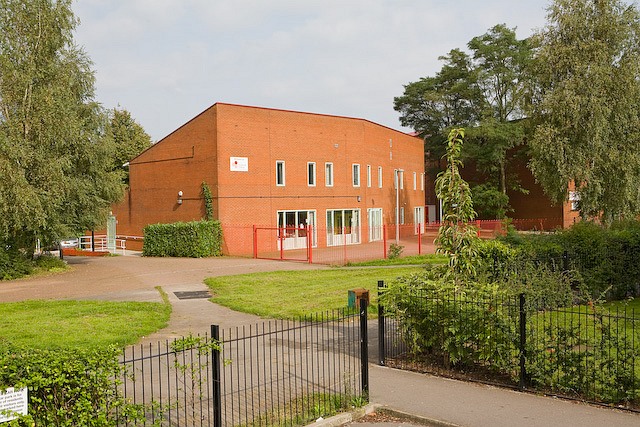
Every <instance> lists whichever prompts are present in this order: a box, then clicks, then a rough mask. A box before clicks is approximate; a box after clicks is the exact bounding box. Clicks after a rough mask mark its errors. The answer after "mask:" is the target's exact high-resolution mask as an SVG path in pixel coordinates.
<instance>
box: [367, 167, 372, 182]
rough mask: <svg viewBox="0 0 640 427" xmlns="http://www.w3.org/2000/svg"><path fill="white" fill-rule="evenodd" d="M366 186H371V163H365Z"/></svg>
mask: <svg viewBox="0 0 640 427" xmlns="http://www.w3.org/2000/svg"><path fill="white" fill-rule="evenodd" d="M367 187H369V188H371V165H367Z"/></svg>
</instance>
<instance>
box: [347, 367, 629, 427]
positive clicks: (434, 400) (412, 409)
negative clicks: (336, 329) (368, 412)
mask: <svg viewBox="0 0 640 427" xmlns="http://www.w3.org/2000/svg"><path fill="white" fill-rule="evenodd" d="M369 374H370V382H371V384H370V386H371V401H372V402H375V403H380V404H383V405H386V406H388V407H390V408H393V409H396V410H399V411H402V412H406V413H409V414H413V415H416V416H420V417H424V419H427V420H432V421H441V422H442V423H440V424H438V423H437V422H434V423H433V424H432V425H447V424H449V425H457V426H473V427H475V426H478V427H481V426H492V427H513V426H518V427H537V426H540V427H549V426H563V427H573V426H576V427H590V426H593V427H601V426H602V427H604V426H616V427H627V426H628V427H632V426H633V427H638V426H640V414H635V413H629V412H624V411H620V410H615V409H609V408H603V407H597V406H593V405H587V404H584V403H578V402H571V401H567V400H562V399H556V398H551V397H544V396H538V395H534V394H529V393H521V392H518V391H513V390H509V389H503V388H498V387H492V386H487V385H481V384H474V383H468V382H464V381H457V380H450V379H446V378H440V377H435V376H431V375H425V374H418V373H414V372H408V371H400V370H396V369H391V368H385V367H380V366H375V365H370V367H369ZM354 426H355V427H359V426H360V427H361V426H362V424H354Z"/></svg>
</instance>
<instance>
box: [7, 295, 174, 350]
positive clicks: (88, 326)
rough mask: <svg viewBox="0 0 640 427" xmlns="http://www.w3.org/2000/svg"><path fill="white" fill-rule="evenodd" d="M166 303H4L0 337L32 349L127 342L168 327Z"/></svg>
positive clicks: (129, 342)
mask: <svg viewBox="0 0 640 427" xmlns="http://www.w3.org/2000/svg"><path fill="white" fill-rule="evenodd" d="M170 313H171V306H170V305H169V304H167V303H145V302H106V301H40V300H36V301H25V302H17V303H4V304H0V340H8V341H10V342H12V343H14V344H17V345H20V346H25V347H29V348H42V349H65V348H99V347H104V346H107V345H117V346H125V345H128V344H133V343H135V342H137V341H138V340H139V339H140V337H142V336H144V335H147V334H149V333H151V332H154V331H156V330H158V329H160V328H163V327H165V326H166V325H167V322H168V320H169V315H170Z"/></svg>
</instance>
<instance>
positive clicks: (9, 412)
mask: <svg viewBox="0 0 640 427" xmlns="http://www.w3.org/2000/svg"><path fill="white" fill-rule="evenodd" d="M27 401H28V392H27V388H26V387H25V388H21V389H18V390H15V389H14V388H13V387H11V388H8V389H6V390H5V391H0V423H4V422H7V421H11V420H15V419H16V418H18V417H19V416H20V415H27V409H28V405H27V403H28V402H27Z"/></svg>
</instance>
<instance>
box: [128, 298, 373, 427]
mask: <svg viewBox="0 0 640 427" xmlns="http://www.w3.org/2000/svg"><path fill="white" fill-rule="evenodd" d="M363 303H364V301H363ZM366 324H367V318H366V305H363V306H361V307H360V310H359V312H358V311H356V312H353V310H351V311H345V310H341V311H335V312H327V313H323V314H318V315H314V316H312V317H305V318H302V319H299V320H296V321H286V320H282V321H266V322H264V323H261V324H256V325H251V326H244V327H238V328H232V329H227V330H221V329H220V328H218V327H217V326H215V325H214V326H212V329H211V335H210V336H203V337H192V336H189V337H185V338H182V339H179V340H175V341H172V342H166V343H162V344H157V345H154V346H137V347H131V348H129V349H128V350H127V351H126V352H125V354H124V355H123V359H122V362H121V363H122V365H123V366H124V368H125V369H124V371H125V374H124V375H123V378H122V380H121V385H120V387H119V391H120V393H121V394H122V395H123V396H124V397H125V401H126V402H127V411H129V412H132V414H131V416H129V417H128V418H127V416H126V415H127V414H120V416H119V418H120V419H122V420H124V421H123V422H122V423H121V425H150V426H214V427H220V426H236V425H243V426H262V425H264V426H267V425H291V426H293V425H304V424H306V423H309V422H311V421H313V420H315V419H317V418H319V417H326V416H328V415H331V414H334V413H337V412H340V411H344V410H347V409H350V408H352V407H354V406H360V405H361V404H363V403H365V402H366V401H367V399H368V387H369V385H368V384H369V383H368V369H367V346H366V344H367V330H366ZM136 417H137V418H136ZM127 419H129V420H130V422H127V421H126V420H127Z"/></svg>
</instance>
